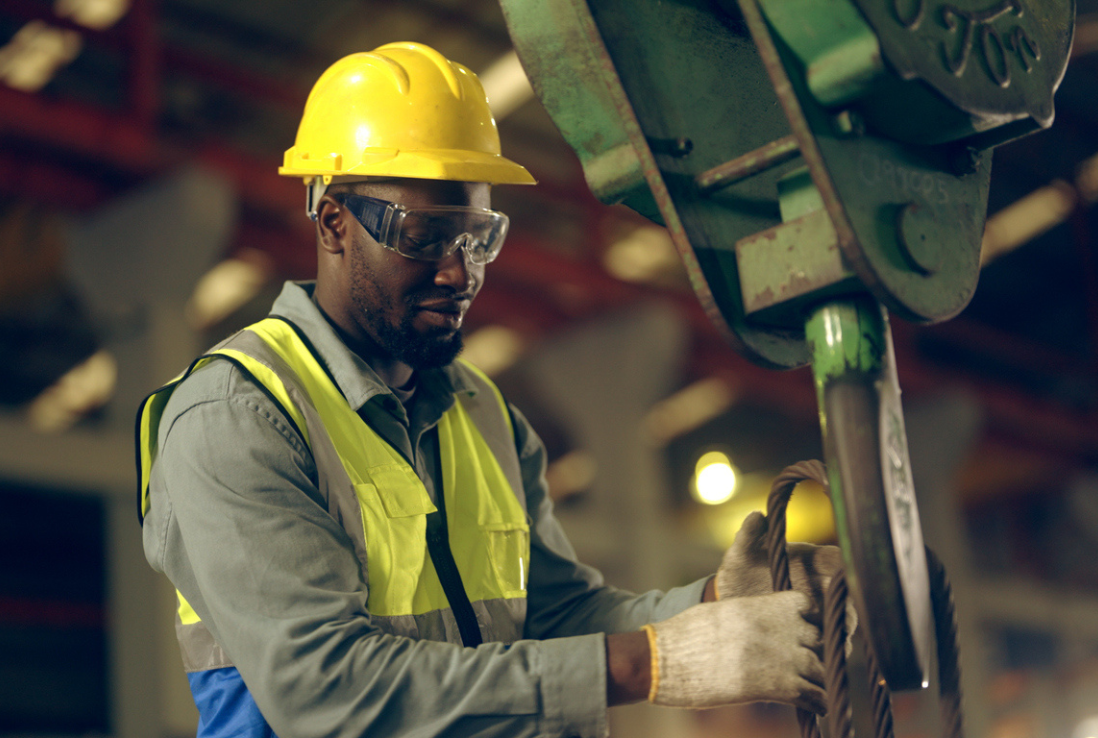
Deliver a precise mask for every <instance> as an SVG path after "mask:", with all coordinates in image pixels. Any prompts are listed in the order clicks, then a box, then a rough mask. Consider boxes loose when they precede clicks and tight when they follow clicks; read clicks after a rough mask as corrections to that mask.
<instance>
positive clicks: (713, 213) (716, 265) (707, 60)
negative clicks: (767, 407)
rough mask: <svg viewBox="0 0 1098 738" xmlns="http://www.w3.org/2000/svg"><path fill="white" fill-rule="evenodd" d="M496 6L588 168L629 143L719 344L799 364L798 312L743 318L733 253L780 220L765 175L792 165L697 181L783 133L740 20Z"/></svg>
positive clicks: (522, 1) (622, 0)
mask: <svg viewBox="0 0 1098 738" xmlns="http://www.w3.org/2000/svg"><path fill="white" fill-rule="evenodd" d="M501 4H502V6H503V10H504V16H505V18H506V20H507V24H508V28H509V30H510V32H511V37H512V40H513V41H514V44H515V49H516V51H517V52H518V54H519V58H520V59H521V60H522V63H523V66H524V68H525V69H526V73H527V75H528V76H529V77H530V79H531V82H532V83H533V85H534V89H535V91H536V92H537V94H538V97H539V99H540V100H541V101H542V104H543V105H544V106H545V108H546V110H547V111H548V112H549V114H550V116H551V117H553V120H554V122H555V123H556V124H557V127H558V128H560V129H561V132H562V134H563V135H564V136H565V139H566V140H568V141H569V143H570V144H571V145H572V147H573V148H575V149H576V150H577V154H578V155H579V157H580V161H581V163H583V165H584V169H585V173H586V174H587V177H588V179H589V180H591V179H592V174H591V172H590V169H591V164H590V162H591V161H592V160H593V159H595V158H597V156H598V155H599V152H601V151H609V150H612V149H616V148H617V147H620V146H622V145H623V141H624V140H627V141H628V145H629V146H630V147H631V148H632V151H633V154H634V155H635V156H636V157H637V159H638V160H639V161H641V163H642V171H643V173H644V177H645V181H646V182H647V185H648V188H649V189H650V190H651V193H652V197H653V198H654V200H655V201H656V203H657V204H658V207H659V211H660V215H661V217H662V220H663V222H664V223H665V224H666V226H667V229H668V232H669V234H670V235H671V237H672V240H673V241H674V242H675V245H676V247H677V248H678V250H679V254H680V255H681V256H682V258H683V262H684V264H685V265H686V268H687V274H688V275H689V276H690V278H691V283H692V285H693V287H694V290H695V293H696V294H697V295H698V297H699V299H700V300H701V302H702V304H703V306H705V308H706V311H707V313H708V314H709V316H710V317H711V318H712V319H713V321H714V323H715V324H716V325H717V326H718V328H720V329H721V330H722V331H724V332H725V335H726V337H727V338H728V340H729V342H730V343H731V344H732V345H733V346H734V347H735V348H736V349H737V350H738V351H740V352H741V353H742V354H744V355H745V356H747V357H749V358H751V359H752V360H753V361H755V362H757V363H759V364H761V365H763V366H767V367H772V368H791V367H796V366H801V365H804V364H806V363H808V350H807V347H806V346H805V344H804V338H803V334H804V328H803V325H802V324H800V321H797V322H796V323H788V324H786V325H781V326H775V325H760V324H756V323H754V322H752V321H750V320H748V318H747V315H746V312H745V310H744V306H743V301H742V297H741V294H740V285H739V276H738V266H737V263H736V252H735V244H736V241H738V240H739V239H740V238H743V237H746V236H749V235H751V234H753V233H756V232H758V231H760V230H765V229H767V228H771V227H773V226H775V225H778V224H779V223H780V222H781V216H780V213H779V210H778V206H777V199H776V197H775V194H774V193H775V192H776V189H777V181H778V179H779V178H780V177H781V175H782V173H784V172H785V171H787V170H788V169H790V168H793V167H795V166H797V164H796V163H795V162H790V163H788V164H781V165H779V166H777V167H775V168H772V169H768V170H765V171H762V172H760V173H758V174H756V175H755V176H753V177H750V178H747V179H742V180H739V181H736V182H734V183H732V184H730V185H728V186H727V187H723V188H721V189H720V190H719V191H716V192H713V193H712V194H707V193H705V192H703V191H702V190H700V189H699V188H698V186H697V185H696V183H695V177H697V176H698V175H700V174H702V173H703V172H706V171H709V170H711V169H713V168H714V167H716V166H718V165H720V164H722V163H725V162H729V161H731V160H733V159H735V158H736V157H738V156H739V155H741V154H744V153H747V152H751V151H754V150H756V149H759V148H761V147H763V146H764V145H766V144H768V143H770V142H771V141H772V140H773V139H774V138H780V137H781V136H783V135H785V134H788V133H789V126H788V123H787V122H786V119H785V116H784V114H783V112H782V110H781V108H780V107H778V106H777V105H776V104H775V100H774V94H773V92H772V90H771V87H770V81H769V78H768V76H767V73H766V70H765V68H764V67H763V65H762V63H761V61H760V59H759V57H758V54H757V52H756V51H755V46H754V42H753V41H752V40H751V37H750V35H749V34H748V33H747V29H746V28H745V26H744V25H743V23H742V21H738V20H736V19H735V18H732V17H730V16H728V15H726V14H723V13H714V12H713V6H712V5H711V4H710V3H709V2H706V1H704V0H682V1H679V2H673V3H654V2H641V3H637V2H631V1H630V0H606V1H605V2H599V3H592V4H591V5H590V6H589V5H588V4H587V3H585V2H583V0H503V1H502V3H501ZM565 60H566V61H565ZM729 70H735V73H729ZM579 88H585V89H583V90H580V89H579ZM627 128H628V129H629V130H628V131H626V129H627ZM623 131H625V133H624V134H623ZM623 135H624V137H625V138H624V139H623ZM683 138H685V139H689V140H690V141H691V143H692V149H691V151H690V153H688V154H686V155H682V154H681V153H680V152H679V151H670V152H668V151H667V150H666V149H663V150H656V151H654V150H653V149H654V148H655V149H662V148H663V147H654V146H652V144H651V142H663V141H677V140H679V139H683ZM623 158H627V157H623ZM595 179H599V180H602V179H603V178H602V177H600V176H596V177H595ZM625 203H626V204H627V205H631V206H632V205H633V203H632V202H631V201H630V200H629V199H626V200H625ZM641 212H642V213H643V212H644V210H643V209H641Z"/></svg>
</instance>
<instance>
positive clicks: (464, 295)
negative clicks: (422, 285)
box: [404, 287, 475, 308]
mask: <svg viewBox="0 0 1098 738" xmlns="http://www.w3.org/2000/svg"><path fill="white" fill-rule="evenodd" d="M474 296H475V294H474V293H473V292H470V291H468V290H467V291H464V292H458V291H457V290H456V289H454V288H453V287H430V288H427V289H423V290H420V291H418V292H414V293H412V294H410V295H407V296H406V297H405V298H404V302H405V304H406V305H407V306H408V307H412V308H414V307H419V305H421V304H422V303H425V302H428V301H430V300H453V301H454V302H460V301H461V300H469V301H472V299H473V297H474Z"/></svg>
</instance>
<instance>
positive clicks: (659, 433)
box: [644, 377, 737, 446]
mask: <svg viewBox="0 0 1098 738" xmlns="http://www.w3.org/2000/svg"><path fill="white" fill-rule="evenodd" d="M736 396H737V393H736V391H735V390H734V389H733V387H732V386H731V384H729V382H728V381H727V380H725V379H723V378H721V377H708V378H706V379H702V380H700V381H697V382H694V383H693V384H690V385H687V386H686V387H684V388H683V389H681V390H679V391H678V392H676V393H675V394H673V395H671V396H670V397H668V398H666V399H663V400H660V401H659V402H657V403H656V404H655V405H653V406H652V409H651V410H649V411H648V415H646V416H645V418H644V430H645V432H646V434H647V436H648V438H649V440H650V441H651V442H652V444H653V445H655V446H663V445H666V444H667V443H668V442H669V441H671V440H672V439H673V438H677V437H679V436H681V435H682V434H684V433H687V432H689V431H692V430H694V429H695V428H699V427H701V426H702V425H704V424H705V423H707V422H709V421H710V420H712V419H713V418H715V417H717V416H718V415H720V414H721V413H723V412H725V411H726V410H728V408H730V407H732V404H733V403H734V402H735V401H736Z"/></svg>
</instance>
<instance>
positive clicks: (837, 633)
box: [766, 460, 964, 738]
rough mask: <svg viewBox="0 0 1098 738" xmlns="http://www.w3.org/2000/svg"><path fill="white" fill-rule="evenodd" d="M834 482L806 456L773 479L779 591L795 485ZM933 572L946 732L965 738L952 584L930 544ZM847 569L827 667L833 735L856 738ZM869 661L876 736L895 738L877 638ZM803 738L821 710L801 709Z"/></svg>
mask: <svg viewBox="0 0 1098 738" xmlns="http://www.w3.org/2000/svg"><path fill="white" fill-rule="evenodd" d="M808 479H811V480H814V481H816V482H819V483H820V484H821V485H822V486H823V487H824V488H825V489H828V488H829V487H830V484H829V482H828V479H827V471H826V469H825V468H824V465H823V464H822V463H820V462H819V461H815V460H813V461H801V462H798V463H796V464H793V465H792V466H788V467H786V468H785V469H783V470H782V473H781V474H779V475H778V477H777V478H776V479H775V480H774V484H773V485H772V486H771V489H770V495H769V497H768V498H767V501H766V518H767V530H766V547H767V559H768V561H769V564H770V576H771V580H772V582H773V585H774V591H775V592H783V591H785V590H789V589H792V588H793V585H792V582H791V580H790V576H789V554H788V552H787V550H786V542H785V531H786V525H785V513H786V508H788V506H789V499H790V497H792V495H793V488H794V487H796V486H797V485H798V484H799V483H800V482H803V481H805V480H808ZM926 557H927V570H928V573H929V575H930V598H931V607H932V608H933V612H934V628H935V640H936V641H937V647H938V682H939V689H940V692H941V700H940V704H941V718H942V726H943V728H944V731H945V733H944V736H943V738H964V726H963V719H962V714H961V670H960V654H959V646H958V643H957V619H956V612H955V609H954V603H953V590H952V588H951V586H950V583H949V578H948V577H947V576H946V571H945V567H944V566H943V565H942V562H941V561H940V560H939V559H938V557H937V556H936V555H935V554H934V552H933V551H931V550H930V549H929V548H927V549H926ZM847 593H848V587H847V583H846V575H845V573H844V572H843V571H842V570H840V571H839V572H838V573H837V574H836V575H835V576H834V577H833V578H832V580H831V585H830V586H829V587H828V590H827V593H826V594H825V599H824V613H823V620H824V672H825V680H826V689H827V701H828V713H827V714H828V720H829V728H830V730H829V733H830V735H829V738H854V732H853V724H852V723H853V721H852V715H851V710H850V697H849V690H848V687H849V682H848V679H847V669H846V640H847V632H846V599H847ZM865 655H866V667H867V670H868V673H869V688H870V694H871V700H872V704H873V727H874V735H875V738H894V730H893V723H892V692H891V690H889V688H888V682H886V681H885V678H884V676H883V675H882V674H881V669H880V664H879V662H878V661H877V655H876V653H875V652H874V650H873V646H872V644H871V643H870V642H869V640H868V639H866V640H865ZM797 722H798V724H799V725H800V728H801V736H802V738H820V728H819V725H818V723H817V720H816V716H815V715H814V714H812V713H811V712H808V711H807V710H797Z"/></svg>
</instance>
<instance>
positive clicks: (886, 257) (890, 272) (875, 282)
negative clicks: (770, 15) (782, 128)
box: [739, 0, 991, 322]
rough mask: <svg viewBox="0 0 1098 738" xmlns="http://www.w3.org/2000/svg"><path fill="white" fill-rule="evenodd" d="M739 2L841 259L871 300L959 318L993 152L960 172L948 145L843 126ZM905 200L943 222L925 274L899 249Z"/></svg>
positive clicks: (932, 317)
mask: <svg viewBox="0 0 1098 738" xmlns="http://www.w3.org/2000/svg"><path fill="white" fill-rule="evenodd" d="M739 7H740V9H741V10H742V12H743V16H744V18H745V20H746V22H747V25H748V27H749V28H750V29H751V32H752V34H753V36H754V39H755V42H756V44H757V46H758V50H759V55H760V57H761V58H762V61H763V63H764V64H765V66H766V69H767V72H768V73H769V74H770V79H771V82H772V83H773V85H774V89H775V91H776V92H777V94H778V99H779V101H780V103H781V105H782V108H783V110H784V111H785V114H786V116H787V117H788V119H789V122H790V126H791V127H792V129H793V135H794V136H796V138H797V142H798V144H799V147H800V151H801V155H802V157H803V158H804V161H805V164H806V165H807V166H808V169H809V171H810V172H811V175H812V181H813V183H814V184H815V186H816V188H817V189H818V190H819V192H820V196H821V197H822V199H823V203H824V208H825V209H826V210H827V212H828V215H829V216H830V217H831V222H832V224H833V226H834V228H835V232H836V234H837V235H838V240H839V248H840V249H841V250H842V252H843V256H844V258H845V260H846V263H847V265H848V266H849V267H851V268H852V269H853V270H854V272H855V273H856V274H857V275H858V278H859V279H860V280H861V281H862V283H863V284H864V285H865V286H866V287H867V288H868V289H869V290H870V291H871V292H872V293H873V294H874V296H875V297H877V299H878V300H880V301H881V302H883V303H884V304H885V305H886V306H888V308H889V309H890V310H892V311H893V312H896V313H898V314H899V315H901V316H903V317H904V318H906V319H908V320H913V321H917V322H932V321H938V320H944V319H947V318H950V317H952V316H954V315H956V314H957V313H958V312H960V311H961V310H962V309H963V308H964V306H965V305H967V304H968V301H969V300H970V299H971V297H972V294H973V292H974V291H975V289H976V280H977V277H978V275H979V244H980V235H981V233H982V231H983V223H984V218H985V216H986V203H987V186H988V182H989V180H990V177H991V154H990V152H985V153H983V154H979V155H977V156H976V165H975V171H972V172H968V173H963V174H958V173H956V172H955V171H954V169H953V158H952V156H953V154H954V152H953V150H951V149H948V148H946V147H917V146H911V145H905V144H901V143H897V142H894V141H890V140H887V139H884V138H881V137H878V136H873V135H870V134H867V133H865V132H864V131H860V130H857V127H855V128H854V130H851V131H849V132H848V131H845V130H843V127H842V126H840V125H837V121H836V120H835V116H833V115H832V114H830V113H829V112H828V111H827V110H825V109H824V108H823V107H822V106H820V105H819V104H818V103H817V102H815V100H814V99H813V97H812V95H811V93H810V92H809V91H808V90H807V88H806V87H805V83H804V80H803V79H802V78H800V77H799V76H798V74H797V73H796V69H797V67H796V62H795V59H794V58H793V57H792V56H791V55H790V53H789V52H788V50H787V49H784V47H783V46H782V45H781V41H780V39H777V38H775V37H774V36H773V35H772V34H771V32H770V28H769V26H768V24H767V23H766V21H765V19H764V18H763V15H762V12H761V10H760V8H759V5H758V4H757V2H756V1H755V0H739ZM791 70H792V71H793V73H791ZM909 203H914V204H915V205H916V208H915V209H916V210H917V211H918V212H920V213H922V216H921V217H924V218H928V219H934V220H937V221H940V222H942V223H945V224H948V226H949V228H948V230H945V232H944V233H943V239H944V242H943V243H942V244H941V246H940V251H941V253H942V263H941V264H940V265H939V268H938V269H937V270H936V271H935V272H934V274H931V275H928V274H926V273H925V272H924V271H923V270H920V269H913V268H912V267H911V265H910V263H909V262H908V260H905V259H904V258H903V256H902V254H901V253H900V245H899V239H900V234H898V232H897V228H896V225H895V224H896V218H897V214H896V213H897V211H898V210H901V209H903V208H905V207H906V206H907V205H908V204H909ZM916 217H919V216H916ZM882 224H887V226H886V227H882Z"/></svg>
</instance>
